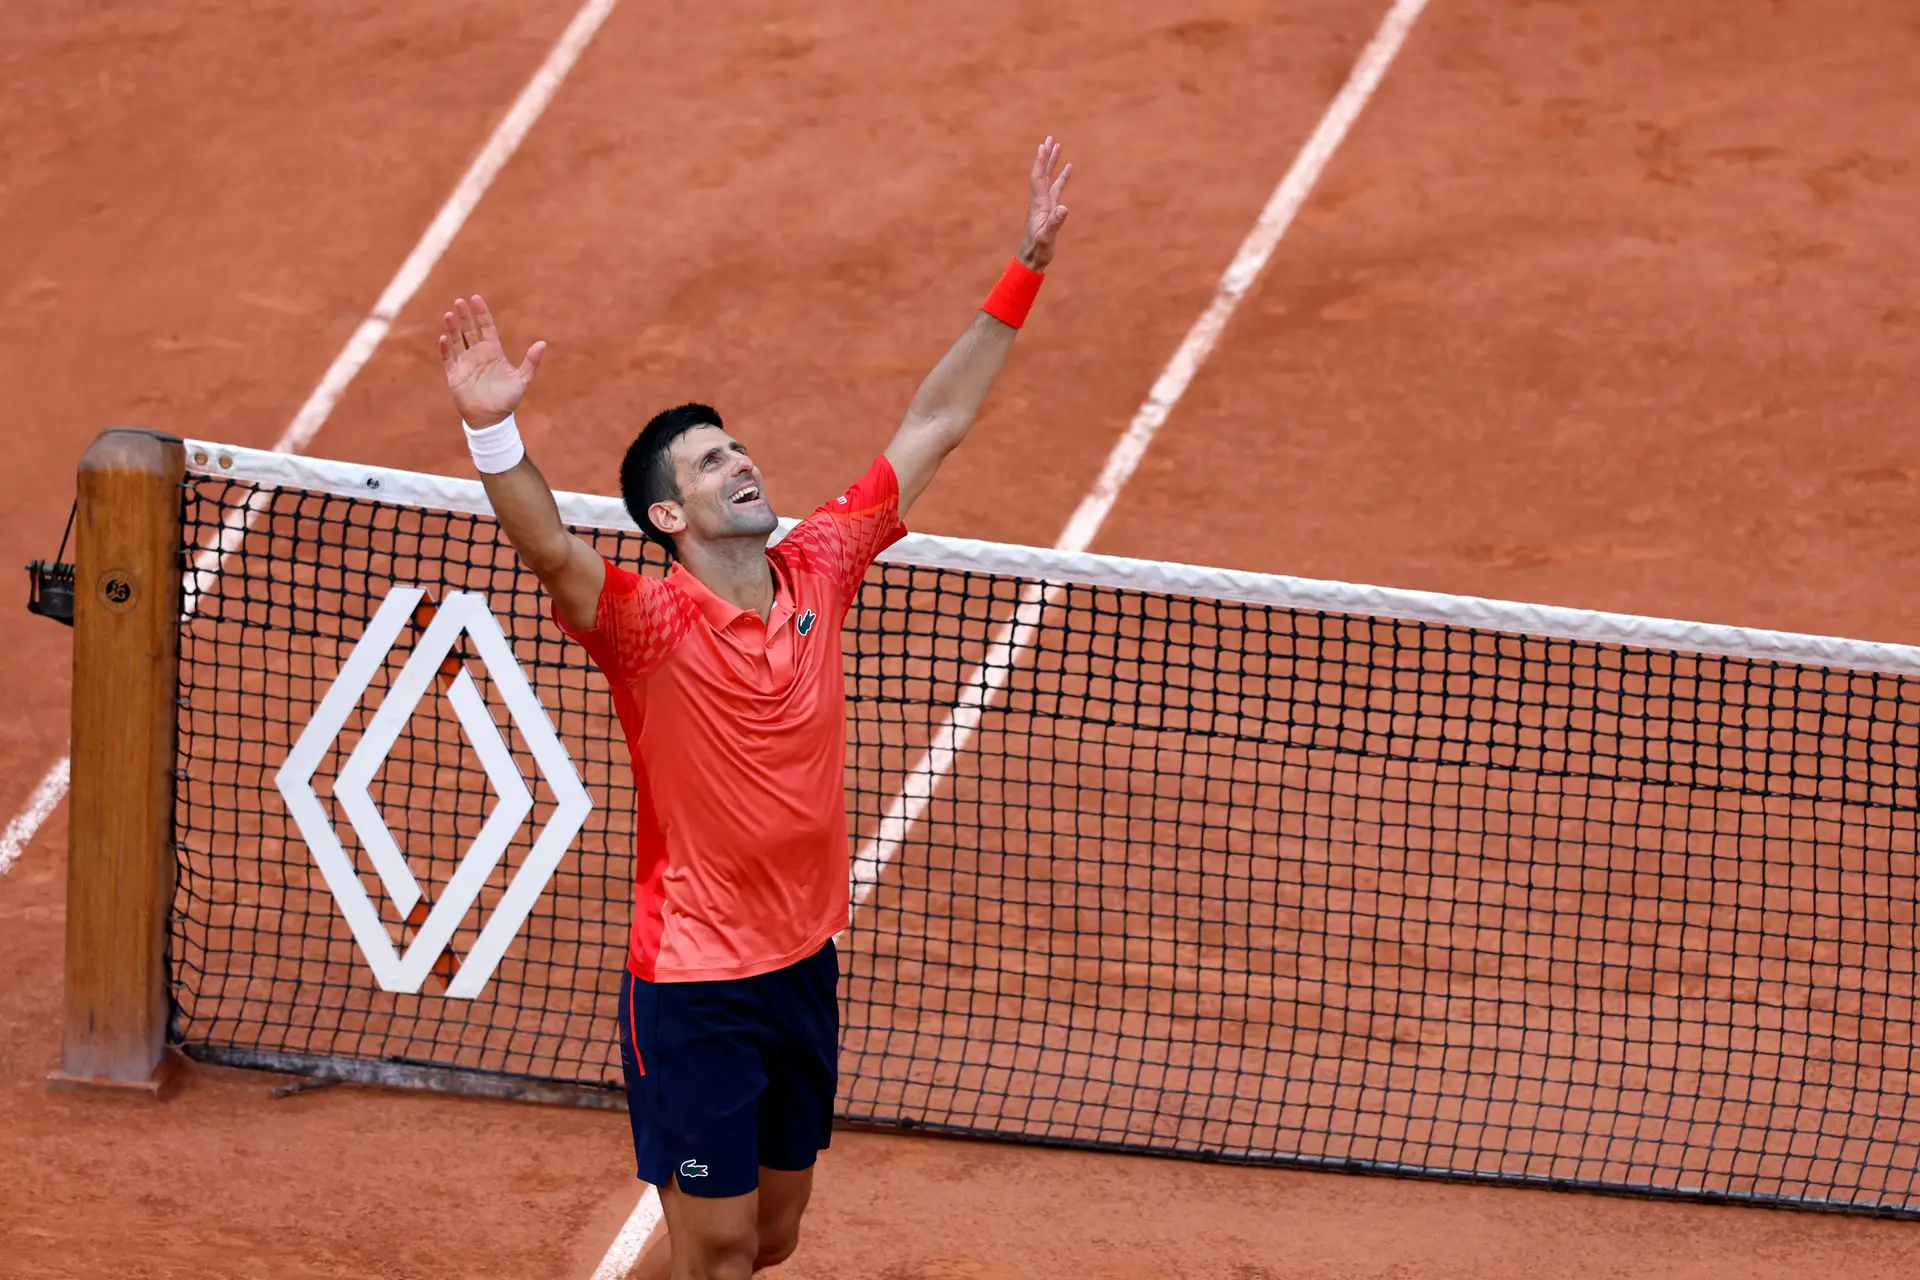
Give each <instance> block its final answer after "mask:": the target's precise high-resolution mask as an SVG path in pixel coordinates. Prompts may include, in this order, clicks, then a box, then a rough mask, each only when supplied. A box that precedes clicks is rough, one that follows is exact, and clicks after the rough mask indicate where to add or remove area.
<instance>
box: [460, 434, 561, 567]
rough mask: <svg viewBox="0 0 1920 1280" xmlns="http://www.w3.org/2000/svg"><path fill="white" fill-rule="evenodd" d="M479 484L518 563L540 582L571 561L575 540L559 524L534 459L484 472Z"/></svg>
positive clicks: (554, 504) (550, 492)
mask: <svg viewBox="0 0 1920 1280" xmlns="http://www.w3.org/2000/svg"><path fill="white" fill-rule="evenodd" d="M480 481H481V483H482V484H484V485H485V486H486V490H487V501H489V502H491V503H492V504H493V514H494V517H495V518H496V519H498V520H499V522H500V529H501V531H502V532H503V533H505V534H506V535H507V541H508V542H511V543H512V544H513V549H514V552H515V553H516V554H517V555H519V557H520V561H521V563H522V564H524V565H526V566H527V568H528V569H530V570H532V571H533V574H534V576H535V577H537V578H539V579H541V580H542V581H543V582H544V581H546V580H548V579H549V578H551V577H552V576H553V575H555V574H557V573H559V572H561V571H562V570H563V569H564V568H565V567H566V565H567V564H568V562H569V560H570V559H571V558H572V554H573V543H574V542H575V541H576V539H575V538H574V536H573V534H572V533H571V532H569V531H568V529H567V526H566V525H565V524H563V523H562V522H561V520H560V506H559V504H558V503H557V502H555V501H554V497H553V490H552V489H551V488H549V487H548V485H547V479H546V477H545V476H543V475H541V474H540V469H539V468H538V467H536V466H534V465H533V459H532V458H531V457H523V458H521V459H520V461H519V462H518V463H516V464H515V465H514V466H513V467H511V468H509V469H508V470H506V471H498V472H494V473H493V474H491V475H487V474H484V473H483V474H482V475H481V477H480Z"/></svg>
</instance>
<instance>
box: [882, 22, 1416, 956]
mask: <svg viewBox="0 0 1920 1280" xmlns="http://www.w3.org/2000/svg"><path fill="white" fill-rule="evenodd" d="M1426 7H1427V0H1396V3H1395V4H1394V6H1393V7H1392V8H1391V9H1389V10H1388V11H1387V15H1386V17H1384V18H1382V19H1381V21H1380V28H1379V30H1378V31H1376V32H1375V33H1374V36H1373V39H1372V40H1371V41H1370V42H1369V43H1368V44H1367V47H1366V48H1365V49H1363V50H1362V51H1361V53H1360V58H1359V60H1358V61H1356V62H1355V63H1354V64H1353V71H1352V72H1351V73H1350V74H1349V75H1348V77H1347V82H1346V84H1345V85H1343V86H1342V87H1341V89H1340V92H1339V93H1338V94H1336V95H1335V96H1334V99H1333V101H1332V102H1331V103H1330V104H1329V105H1328V107H1327V111H1326V114H1325V115H1324V116H1322V117H1321V119H1320V124H1319V127H1318V128H1316V129H1315V130H1314V131H1313V135H1312V136H1311V137H1309V138H1308V139H1307V144H1306V146H1304V147H1302V148H1301V150H1300V154H1299V156H1298V157H1297V158H1296V159H1295V160H1294V162H1293V167H1292V168H1291V169H1289V170H1288V171H1287V176H1286V177H1284V178H1282V179H1281V180H1280V185H1279V186H1278V187H1276V188H1274V192H1273V195H1272V196H1271V197H1269V198H1268V200H1267V205H1266V208H1264V209H1262V210H1261V211H1260V217H1259V220H1258V221H1256V222H1255V223H1254V224H1253V230H1251V231H1249V232H1248V233H1247V238H1246V239H1245V240H1244V241H1242V242H1241V244H1240V251H1239V252H1238V253H1236V254H1234V255H1233V261H1232V263H1230V264H1229V265H1228V267H1227V270H1226V273H1225V274H1224V275H1222V276H1221V277H1220V284H1219V286H1218V287H1217V288H1216V289H1215V290H1214V295H1213V301H1212V302H1210V303H1208V304H1207V309H1206V310H1205V311H1203V312H1201V314H1200V318H1199V319H1198V320H1196V321H1194V323H1193V328H1191V329H1189V330H1188V331H1187V336H1186V338H1185V339H1184V340H1182V341H1181V343H1180V346H1179V349H1178V350H1176V351H1175V352H1174V353H1173V359H1171V360H1169V361H1168V362H1167V367H1166V368H1165V369H1163V370H1161V373H1160V376H1159V378H1157V379H1155V381H1154V384H1153V389H1152V391H1150V392H1148V394H1147V399H1146V402H1145V403H1144V404H1142V405H1141V406H1140V409H1139V411H1138V412H1137V413H1135V414H1134V415H1133V421H1132V422H1130V423H1128V424H1127V430H1126V433H1125V434H1124V435H1122V436H1121V437H1120V440H1119V442H1118V443H1116V444H1115V445H1114V446H1113V452H1112V453H1110V454H1109V455H1108V456H1107V463H1106V466H1105V467H1103V468H1102V469H1101V472H1100V478H1099V479H1098V480H1096V481H1094V484H1093V488H1092V489H1090V490H1088V491H1087V496H1086V497H1085V498H1083V499H1082V500H1081V502H1080V505H1079V507H1077V508H1076V509H1075V510H1074V513H1073V515H1072V517H1071V518H1070V519H1068V521H1067V527H1066V528H1065V530H1063V531H1062V532H1061V534H1060V539H1059V541H1057V542H1055V543H1054V544H1053V545H1054V549H1055V550H1058V551H1073V552H1079V551H1085V550H1086V549H1087V547H1088V546H1089V545H1090V544H1091V543H1092V542H1093V539H1094V535H1095V534H1097V533H1099V532H1100V526H1101V525H1103V524H1105V523H1106V519H1107V516H1108V515H1109V514H1110V513H1111V512H1112V511H1113V507H1114V503H1116V502H1118V501H1119V499H1120V491H1121V490H1122V489H1124V488H1125V487H1126V484H1127V481H1128V479H1130V478H1131V477H1132V475H1133V472H1134V468H1136V467H1138V466H1139V465H1140V459H1141V458H1142V457H1144V456H1145V455H1146V452H1147V446H1148V445H1150V444H1152V443H1153V437H1154V435H1155V434H1156V433H1157V432H1158V431H1159V430H1160V428H1161V426H1162V425H1163V424H1165V422H1166V420H1167V417H1168V415H1169V414H1171V413H1172V412H1173V407H1174V406H1175V405H1176V404H1178V403H1179V402H1180V398H1181V397H1182V396H1183V395H1185V394H1186V391H1187V387H1188V386H1189V385H1191V384H1192V382H1193V379H1194V375H1195V374H1197V373H1199V371H1200V367H1201V366H1202V365H1203V364H1205V363H1206V360H1207V356H1208V355H1210V354H1211V353H1212V351H1213V346H1214V343H1215V342H1216V341H1217V340H1218V339H1219V337H1220V333H1221V330H1223V329H1225V328H1226V325H1227V321H1228V320H1229V319H1231V318H1232V316H1233V313H1234V309H1235V308H1237V307H1238V306H1239V305H1240V300H1241V299H1242V298H1244V297H1245V296H1246V294H1247V291H1248V290H1249V289H1251V288H1252V287H1253V284H1254V282H1255V281H1256V280H1258V279H1259V278H1260V273H1261V271H1262V270H1264V269H1265V268H1266V265H1267V260H1268V259H1269V258H1271V257H1272V256H1273V251H1274V248H1275V246H1277V245H1278V244H1279V243H1280V238H1281V237H1282V236H1284V235H1285V234H1286V233H1287V228H1288V227H1289V226H1291V225H1292V224H1293V219H1294V215H1296V214H1298V213H1299V212H1300V207H1301V206H1302V205H1303V204H1305V203H1306V199H1307V196H1308V195H1309V194H1311V193H1312V191H1313V187H1314V184H1315V183H1316V182H1318V181H1319V180H1320V175H1321V173H1322V172H1323V171H1325V169H1326V167H1327V162H1328V161H1329V160H1331V159H1332V158H1333V153H1334V152H1335V151H1336V150H1338V149H1339V147H1340V143H1341V142H1342V140H1344V139H1345V138H1346V136H1347V131H1348V130H1349V129H1351V128H1352V127H1353V123H1354V121H1356V120H1358V119H1359V118H1360V112H1361V110H1362V109H1363V108H1364V107H1365V106H1366V105H1367V100H1368V99H1369V98H1371V97H1372V96H1373V92H1374V90H1375V89H1377V88H1379V87H1380V80H1381V77H1383V76H1384V75H1386V72H1387V68H1388V67H1389V66H1391V65H1392V63H1393V59H1394V57H1395V55H1397V54H1398V53H1399V52H1400V47H1401V45H1403V44H1404V43H1406V39H1407V34H1408V33H1409V32H1410V31H1412V29H1413V24H1414V21H1415V19H1417V18H1418V17H1419V16H1420V13H1421V10H1423V9H1425V8H1426ZM1060 591H1061V588H1060V587H1058V586H1051V587H1049V586H1046V585H1044V584H1041V583H1037V582H1034V583H1028V584H1027V585H1026V586H1025V587H1023V588H1022V589H1021V592H1020V596H1019V599H1018V600H1017V602H1016V603H1015V605H1014V610H1013V616H1012V617H1011V618H1009V619H1008V620H1007V621H1006V622H1003V623H1001V624H1000V625H999V626H998V627H996V628H995V629H994V632H993V636H992V638H991V640H990V641H989V642H988V645H987V651H986V653H985V655H984V656H983V657H982V658H981V661H980V665H979V666H978V667H975V668H974V669H973V670H972V671H971V672H969V673H968V674H967V676H966V677H965V678H964V679H963V680H962V681H961V685H960V693H959V697H958V698H957V699H956V701H955V703H954V706H953V708H952V709H951V710H949V711H948V712H947V714H946V717H945V718H944V719H943V720H942V721H941V722H940V726H939V728H938V729H936V730H935V731H934V733H933V735H932V736H931V737H930V738H929V739H928V742H927V749H926V750H925V752H923V753H922V754H921V756H920V759H919V760H918V761H917V762H916V763H915V764H914V766H913V768H912V769H911V770H909V771H908V773H907V775H906V777H905V778H903V779H902V780H901V783H900V790H899V791H898V792H896V793H895V795H894V797H893V800H892V802H891V803H890V804H889V805H888V806H887V813H886V816H885V817H884V818H882V819H881V820H880V825H879V826H878V827H876V828H875V830H874V834H873V837H872V838H871V839H869V840H868V841H866V843H865V844H864V845H863V846H862V847H861V849H860V852H859V854H858V855H857V856H856V857H855V858H854V860H853V871H852V887H853V910H854V911H855V912H856V913H857V912H858V911H859V909H860V908H861V906H862V905H864V904H865V902H866V901H867V899H868V898H869V897H871V896H872V895H873V891H874V888H875V886H877V885H878V884H879V882H880V876H881V874H882V873H883V872H884V871H885V870H886V868H887V864H888V863H889V862H891V861H892V860H893V857H894V855H895V854H897V853H898V852H899V851H900V846H901V845H902V844H904V843H905V842H906V839H907V835H908V833H909V832H911V831H912V830H913V827H914V824H915V823H917V822H918V821H919V820H920V818H921V815H923V814H924V813H925V812H926V811H927V806H928V805H930V804H932V803H933V798H934V795H935V793H936V792H938V791H939V789H940V783H941V781H942V780H943V779H944V778H945V777H946V776H947V774H948V773H950V772H952V770H953V767H954V765H955V763H957V761H958V759H959V757H960V755H961V753H963V752H964V751H966V749H967V747H968V745H969V744H970V743H971V742H972V741H973V736H974V733H975V732H976V731H977V730H978V729H979V727H980V721H981V718H982V717H983V716H985V714H986V711H987V708H988V706H989V705H990V704H991V703H992V701H993V699H994V697H995V695H997V694H998V693H999V692H1000V690H1001V689H1002V688H1003V687H1004V686H1005V685H1006V683H1007V681H1008V680H1009V679H1010V678H1011V677H1012V675H1013V671H1014V668H1015V667H1017V666H1018V665H1019V664H1020V660H1021V658H1022V656H1023V655H1025V653H1026V652H1027V650H1028V649H1030V648H1031V647H1032V646H1033V641H1034V638H1035V636H1036V634H1037V633H1038V631H1039V628H1040V619H1041V617H1042V616H1043V615H1044V614H1045V612H1046V609H1047V606H1048V605H1050V604H1052V603H1053V602H1054V601H1055V600H1056V599H1057V598H1058V596H1059V594H1060ZM847 927H848V928H849V929H851V928H852V927H853V926H852V924H851V923H849V924H848V926H847Z"/></svg>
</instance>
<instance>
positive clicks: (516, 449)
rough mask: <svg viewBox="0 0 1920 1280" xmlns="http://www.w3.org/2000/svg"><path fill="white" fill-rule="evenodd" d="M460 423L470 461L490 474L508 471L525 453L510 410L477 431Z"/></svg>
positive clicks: (518, 462)
mask: <svg viewBox="0 0 1920 1280" xmlns="http://www.w3.org/2000/svg"><path fill="white" fill-rule="evenodd" d="M460 425H461V427H462V428H464V429H465V430H466V433H467V452H468V453H470V454H472V455H473V465H474V466H476V467H478V468H479V469H480V470H481V472H482V473H483V474H486V475H490V476H491V475H498V474H499V473H500V472H502V471H511V470H513V469H514V468H515V467H517V466H519V465H520V459H522V458H524V457H526V456H527V447H526V446H525V445H523V444H521V443H520V428H519V427H517V426H515V425H514V422H513V415H512V414H508V415H507V416H506V417H505V418H502V419H501V420H500V421H499V422H496V423H494V424H493V425H492V426H490V427H481V428H480V429H479V430H478V431H475V430H474V429H473V428H472V427H469V426H467V424H466V423H464V422H463V423H461V424H460Z"/></svg>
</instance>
